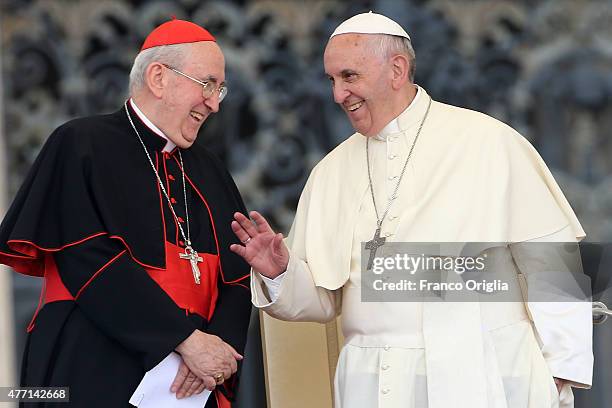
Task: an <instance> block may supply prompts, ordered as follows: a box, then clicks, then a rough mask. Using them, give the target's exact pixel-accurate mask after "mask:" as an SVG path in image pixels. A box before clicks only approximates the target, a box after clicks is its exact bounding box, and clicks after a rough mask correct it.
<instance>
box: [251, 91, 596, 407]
mask: <svg viewBox="0 0 612 408" xmlns="http://www.w3.org/2000/svg"><path fill="white" fill-rule="evenodd" d="M428 102H429V96H428V95H427V93H426V92H425V90H423V89H422V88H419V91H418V94H417V97H416V98H415V100H414V101H413V102H412V103H411V104H410V106H409V107H408V108H407V109H406V110H405V111H404V112H402V114H400V116H398V117H397V118H396V119H395V120H393V121H392V122H391V123H389V124H388V125H387V126H386V127H385V129H384V130H383V131H382V132H381V134H380V135H379V136H378V137H376V138H372V139H371V140H370V163H371V170H372V178H373V185H374V193H375V196H376V199H377V205H378V208H379V211H381V212H382V211H383V210H382V209H384V208H385V205H386V203H387V199H388V198H389V197H390V195H391V194H392V193H393V189H394V187H395V184H396V182H397V177H398V176H399V175H400V172H401V170H402V166H403V165H404V162H405V160H406V157H407V154H408V151H409V149H410V146H411V145H412V142H413V140H414V137H415V135H416V132H417V129H418V126H419V124H420V122H421V120H422V118H423V115H424V114H425V111H426V109H427V105H428ZM365 142H366V138H365V137H364V136H362V135H360V134H354V135H352V136H351V137H350V138H349V139H347V140H346V141H345V142H343V143H342V144H340V145H339V146H338V147H337V148H336V149H334V150H333V151H332V152H330V153H329V154H328V155H327V156H326V157H325V158H324V159H323V160H321V162H320V163H319V164H318V165H317V166H316V167H315V168H314V169H313V171H312V173H311V175H310V177H309V179H308V182H307V184H306V186H305V188H304V191H303V192H302V196H301V198H300V202H299V205H298V209H297V213H296V217H295V220H294V223H293V226H292V228H291V232H290V234H289V236H288V238H287V241H286V242H287V245H288V247H289V249H290V260H289V266H288V268H287V272H286V273H285V274H283V275H281V278H280V279H279V280H278V281H277V282H275V283H276V285H275V283H272V284H270V283H269V282H264V281H263V280H262V277H261V275H259V274H258V273H256V272H254V273H253V274H252V280H251V282H252V293H253V304H254V305H255V306H257V307H260V308H262V309H263V310H264V311H266V312H267V313H268V314H270V315H272V316H273V317H276V318H279V319H281V320H290V321H319V322H326V321H329V320H331V319H333V318H334V317H335V316H336V315H337V314H338V313H341V316H342V330H343V333H344V337H345V345H344V347H343V349H342V351H341V353H340V358H339V361H338V367H337V370H336V378H335V396H334V400H335V407H336V408H362V407H363V408H375V407H379V408H467V407H469V408H527V407H529V408H544V407H546V408H547V407H572V406H573V396H572V392H571V387H570V386H566V387H564V389H563V390H562V392H561V396H560V397H559V394H558V393H557V390H556V387H555V384H554V381H553V376H555V377H559V378H564V379H567V380H570V381H571V382H572V385H574V386H579V387H585V388H588V387H589V386H590V384H591V377H592V366H593V354H592V326H591V306H590V303H588V302H568V303H557V304H552V303H542V302H540V303H531V302H530V303H529V310H530V312H531V315H532V316H533V325H534V326H535V330H534V328H533V326H532V323H531V322H530V320H529V318H528V315H527V311H526V308H525V304H524V303H523V302H522V301H521V300H520V299H517V300H516V301H515V302H505V303H494V302H479V301H474V302H454V303H449V302H417V301H414V302H377V303H376V302H362V299H361V287H360V284H361V243H362V242H365V241H368V240H370V239H371V238H372V235H373V233H374V230H375V229H376V216H375V211H374V207H373V204H372V199H371V196H370V192H369V187H368V186H369V184H368V175H367V167H366V158H365ZM382 233H383V234H382V235H383V236H386V237H387V241H397V242H513V243H522V242H526V241H561V242H569V241H576V240H580V239H582V238H584V236H585V234H584V231H583V230H582V228H581V226H580V223H579V222H578V220H577V219H576V216H575V215H574V212H573V210H572V209H571V207H570V205H569V204H568V202H567V200H566V199H565V197H564V195H563V193H562V192H561V190H560V189H559V187H558V185H557V184H556V182H555V181H554V179H553V177H552V175H551V174H550V172H549V170H548V169H547V167H546V165H545V164H544V162H543V161H542V159H541V158H540V156H539V155H538V153H537V152H536V151H535V149H534V148H533V147H532V146H531V144H529V142H528V141H527V140H525V139H524V138H523V137H522V136H521V135H519V134H518V133H517V132H516V131H514V130H513V129H512V128H510V127H508V126H507V125H505V124H503V123H501V122H499V121H497V120H495V119H493V118H491V117H489V116H486V115H484V114H481V113H478V112H474V111H470V110H466V109H461V108H457V107H453V106H450V105H446V104H442V103H439V102H435V101H434V102H432V104H431V110H430V112H429V116H428V118H427V120H426V122H425V125H424V127H423V130H422V132H421V135H420V137H419V140H418V142H417V144H416V147H415V150H414V152H413V155H412V158H411V159H410V162H409V164H408V167H407V169H406V174H405V175H404V177H403V179H402V182H401V186H400V189H399V194H398V197H397V199H396V200H394V201H393V203H392V205H391V208H390V211H389V214H388V215H387V217H386V219H385V220H384V223H383V227H382ZM520 251H521V248H520V246H519V247H518V248H517V249H515V250H513V253H512V255H511V250H510V249H508V248H506V249H505V251H502V252H500V253H499V254H498V256H499V259H500V262H506V263H507V264H511V265H517V264H518V265H519V266H521V270H523V272H525V273H527V274H528V279H529V282H531V278H532V276H531V271H530V270H524V269H530V268H529V263H530V261H533V259H530V258H529V254H528V253H527V254H522V253H521V252H520ZM514 252H517V253H514ZM527 252H528V251H527ZM513 255H514V259H513ZM532 263H533V262H532ZM521 264H523V265H521ZM537 264H538V262H537V260H536V262H535V265H536V267H535V268H534V269H535V270H536V273H537V269H538V268H537ZM533 275H535V273H533ZM268 281H269V280H268ZM278 282H280V285H279V284H278ZM266 285H269V287H270V290H269V291H268V289H267V286H266ZM274 286H277V288H276V290H274ZM529 290H530V291H531V287H530V289H529ZM274 292H276V293H274ZM519 293H520V292H519ZM475 300H478V298H476V299H475Z"/></svg>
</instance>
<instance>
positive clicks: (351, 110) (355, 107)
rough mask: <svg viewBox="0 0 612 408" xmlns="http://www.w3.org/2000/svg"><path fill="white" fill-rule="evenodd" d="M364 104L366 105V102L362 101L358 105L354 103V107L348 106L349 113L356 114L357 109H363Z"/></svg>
mask: <svg viewBox="0 0 612 408" xmlns="http://www.w3.org/2000/svg"><path fill="white" fill-rule="evenodd" d="M363 104H364V101H360V102H357V103H354V104H352V105H349V106H347V107H346V109H347V110H348V111H349V112H355V111H356V110H357V109H359V108H361V105H363Z"/></svg>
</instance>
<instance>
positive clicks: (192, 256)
mask: <svg viewBox="0 0 612 408" xmlns="http://www.w3.org/2000/svg"><path fill="white" fill-rule="evenodd" d="M179 256H180V257H181V259H187V260H189V263H190V264H191V271H192V272H193V280H194V281H195V283H196V284H198V285H199V284H200V269H199V268H198V262H204V259H202V257H201V256H199V255H198V253H197V252H196V251H195V250H194V249H193V248H192V247H191V246H189V245H187V246H186V247H185V253H184V254H179Z"/></svg>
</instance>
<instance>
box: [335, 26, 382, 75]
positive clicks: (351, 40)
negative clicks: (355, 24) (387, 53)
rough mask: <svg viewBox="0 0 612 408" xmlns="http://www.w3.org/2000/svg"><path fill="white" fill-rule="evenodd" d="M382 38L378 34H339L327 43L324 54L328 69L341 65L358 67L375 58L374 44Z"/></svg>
mask: <svg viewBox="0 0 612 408" xmlns="http://www.w3.org/2000/svg"><path fill="white" fill-rule="evenodd" d="M379 38H380V35H378V34H356V33H348V34H339V35H335V36H333V37H332V38H330V40H329V41H328V43H327V46H326V47H325V53H324V54H323V63H324V65H325V69H326V71H327V70H328V69H329V70H334V71H335V70H337V69H338V68H339V67H344V66H345V67H346V68H356V67H358V66H360V65H362V64H367V63H369V62H371V61H372V60H373V59H374V53H373V45H374V44H375V43H376V40H377V39H379Z"/></svg>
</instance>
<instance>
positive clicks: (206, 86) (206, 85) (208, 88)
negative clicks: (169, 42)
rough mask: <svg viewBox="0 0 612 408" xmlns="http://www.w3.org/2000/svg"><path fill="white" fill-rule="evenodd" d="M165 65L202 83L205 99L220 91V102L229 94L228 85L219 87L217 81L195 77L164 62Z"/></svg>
mask: <svg viewBox="0 0 612 408" xmlns="http://www.w3.org/2000/svg"><path fill="white" fill-rule="evenodd" d="M162 65H163V66H164V67H166V68H168V69H169V70H171V71H174V72H176V73H177V74H179V75H182V76H184V77H185V78H189V79H191V80H192V81H193V82H196V83H198V84H200V85H202V97H203V98H204V99H208V98H210V97H211V96H213V95H214V94H215V92H218V93H219V102H221V101H223V99H225V96H226V95H227V87H226V86H225V85H220V86H218V87H217V83H216V82H215V81H200V80H199V79H195V78H194V77H192V76H190V75H187V74H185V73H184V72H181V71H179V70H178V69H176V68H173V67H171V66H170V65H166V64H162Z"/></svg>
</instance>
